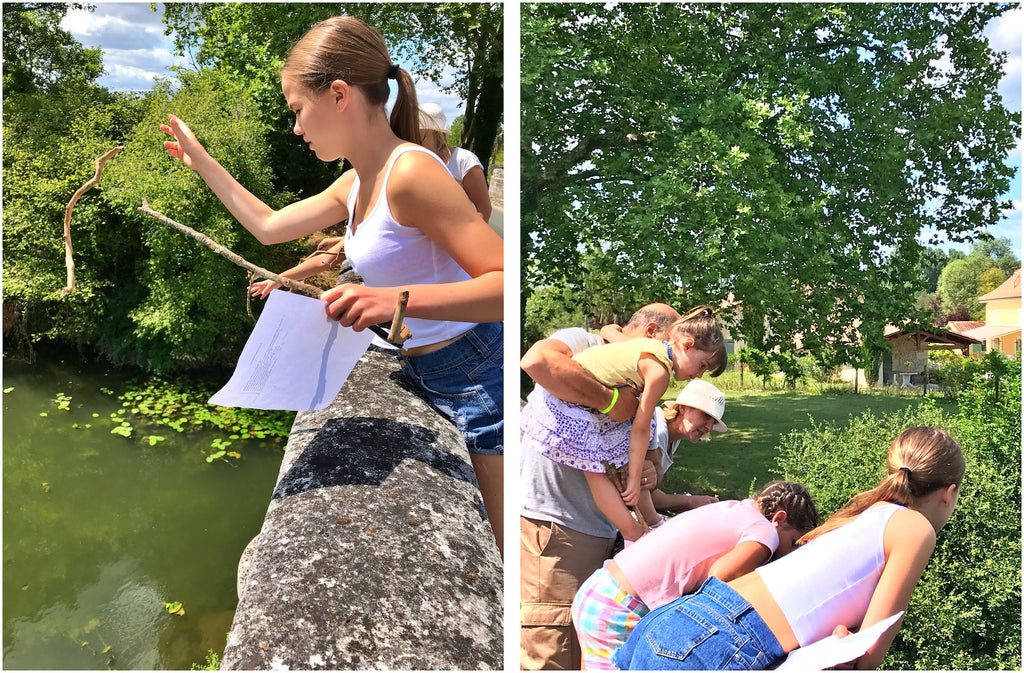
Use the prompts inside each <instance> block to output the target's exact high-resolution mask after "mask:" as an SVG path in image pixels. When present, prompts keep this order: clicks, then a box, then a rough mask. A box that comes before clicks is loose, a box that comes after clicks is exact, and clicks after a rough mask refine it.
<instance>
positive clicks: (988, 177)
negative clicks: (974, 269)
mask: <svg viewBox="0 0 1024 673" xmlns="http://www.w3.org/2000/svg"><path fill="white" fill-rule="evenodd" d="M1010 6H1011V5H1008V4H1002V5H1000V4H957V5H937V4H927V5H922V4H888V3H885V4H880V3H870V4H842V5H832V4H811V3H801V4H785V3H783V4H748V3H737V4H724V5H709V4H696V3H695V4H675V3H672V4H636V5H634V4H629V3H620V4H617V5H614V6H611V7H605V6H596V5H576V4H537V5H524V6H523V16H522V20H521V25H522V48H523V56H522V80H521V82H522V107H523V117H522V172H523V173H522V214H523V237H522V238H523V246H524V250H523V254H524V259H523V266H522V268H523V287H524V297H525V295H527V294H528V293H529V291H530V290H531V289H532V288H536V287H540V286H544V285H551V284H560V283H568V284H570V285H576V284H578V280H579V278H580V277H581V270H580V260H581V259H583V258H584V256H586V255H588V253H589V256H590V257H589V258H591V259H603V260H604V264H605V265H606V266H607V267H608V268H609V269H611V270H613V271H614V274H615V277H617V278H618V279H619V281H620V282H621V284H622V285H623V286H633V287H635V288H637V289H639V290H640V291H641V292H642V293H643V298H644V299H645V300H654V299H661V300H668V301H672V302H674V303H680V302H685V303H687V304H693V303H697V302H702V301H718V300H720V299H723V298H725V297H726V296H727V295H728V294H729V293H730V292H733V293H735V296H736V298H737V299H739V300H741V301H742V304H741V306H742V318H734V319H736V320H737V324H736V327H737V329H738V331H739V333H740V334H741V335H742V336H745V337H746V338H747V339H748V340H750V341H752V342H753V343H754V345H775V344H779V345H783V346H786V345H787V344H789V343H791V342H792V338H793V337H794V336H798V335H799V336H801V337H802V340H803V343H804V344H806V345H807V346H808V347H812V348H815V347H817V348H834V349H839V350H841V351H845V352H846V353H847V354H849V355H851V356H853V355H854V354H856V353H857V352H859V348H860V346H859V344H858V343H857V342H858V340H857V339H856V338H855V337H854V338H845V337H841V336H840V335H849V332H848V329H849V327H850V326H852V325H855V324H858V321H859V323H860V324H861V333H862V335H863V336H864V337H865V338H867V337H868V336H869V335H873V334H875V333H877V335H879V336H878V339H880V335H881V326H882V325H883V324H884V323H886V322H891V321H898V320H900V319H901V318H904V317H909V316H910V313H912V312H913V311H914V310H915V309H914V307H913V303H914V302H913V297H914V294H915V293H916V292H917V291H918V290H920V289H922V279H921V274H920V270H919V264H918V260H919V257H920V255H921V250H922V246H921V245H920V244H919V243H918V242H917V240H916V239H917V237H918V235H919V233H920V232H922V231H923V230H926V229H927V228H929V227H931V228H932V229H934V230H936V231H940V232H943V233H945V234H946V235H947V236H948V237H949V238H951V239H954V240H956V239H963V238H965V237H968V236H972V235H974V234H976V233H977V232H978V231H979V230H980V229H982V228H984V227H986V226H988V225H991V224H994V223H996V222H997V221H998V219H999V216H1000V212H1001V210H1002V209H1003V208H1005V207H1008V205H1009V204H1006V203H1002V202H1000V201H999V200H998V196H999V194H1001V193H1004V192H1005V191H1006V190H1007V188H1008V176H1009V175H1010V174H1011V172H1012V171H1011V170H1010V169H1009V168H1007V167H1006V166H1005V165H1004V162H1003V159H1004V157H1005V156H1006V154H1007V152H1008V151H1009V150H1010V148H1012V146H1013V144H1014V138H1015V137H1016V134H1017V132H1018V124H1017V123H1016V122H1015V120H1014V116H1013V115H1011V114H1010V113H1009V112H1008V111H1007V110H1006V109H1005V108H1004V106H1003V105H1002V103H1001V99H1000V97H999V94H998V93H997V92H996V84H997V82H998V80H999V77H1000V74H1001V65H1002V63H1003V61H1004V58H1005V56H1004V55H1002V54H996V53H993V52H992V51H991V49H990V48H989V46H988V43H987V42H986V40H985V39H984V37H983V36H982V29H983V28H984V26H985V24H986V23H987V22H988V21H989V20H991V19H992V18H993V17H995V16H998V15H999V14H1001V13H1002V12H1004V11H1006V10H1007V9H1009V7H1010ZM679 293H682V294H683V295H685V298H680V297H679ZM849 336H851V337H853V335H849Z"/></svg>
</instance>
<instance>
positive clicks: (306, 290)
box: [139, 199, 412, 346]
mask: <svg viewBox="0 0 1024 673" xmlns="http://www.w3.org/2000/svg"><path fill="white" fill-rule="evenodd" d="M139 212H140V213H145V214H146V215H149V216H150V217H154V218H156V219H157V220H159V221H160V222H163V223H164V224H166V225H167V226H169V227H171V228H172V229H175V230H177V231H179V232H181V233H183V234H185V235H186V236H189V237H191V238H194V239H195V240H197V241H199V242H200V243H202V244H203V245H205V246H206V247H207V248H209V249H210V250H213V251H214V252H215V253H217V254H218V255H220V256H221V257H224V258H225V259H227V260H229V261H230V262H232V263H233V264H236V265H237V266H240V267H242V268H243V269H248V270H249V271H251V272H252V273H254V274H256V275H257V276H259V277H261V278H267V279H269V280H272V281H274V282H275V283H280V284H281V285H282V286H283V287H286V288H288V289H289V290H293V291H295V292H298V293H300V294H304V295H306V296H307V297H313V298H315V299H319V298H320V295H321V294H323V290H321V289H320V288H318V287H314V286H312V285H307V284H306V283H303V282H301V281H297V280H292V279H291V278H285V277H284V276H279V275H277V274H276V273H274V272H273V271H268V270H267V269H264V268H263V267H261V266H256V265H255V264H253V263H252V262H250V261H248V260H246V259H245V258H244V257H242V256H241V255H239V254H238V253H236V252H232V251H231V250H228V249H227V248H225V247H224V246H223V245H221V244H220V243H217V242H216V241H214V240H213V239H212V238H210V237H209V236H207V235H206V234H202V233H200V232H198V231H196V230H195V229H193V228H192V227H189V226H186V225H184V224H182V223H180V222H175V221H174V220H172V219H171V218H169V217H167V216H166V215H164V214H163V213H160V212H157V211H155V210H153V209H152V208H150V207H149V201H148V200H147V199H142V207H141V208H139ZM408 301H409V292H408V291H405V290H403V291H402V295H401V296H400V298H399V303H398V307H397V308H396V309H395V320H394V321H393V322H392V324H391V333H390V334H389V333H388V332H386V331H385V330H384V328H382V327H380V326H379V325H370V329H371V330H373V332H374V333H375V334H377V335H378V336H380V337H383V338H385V339H387V340H388V342H389V343H392V344H394V345H395V346H401V345H402V344H404V343H405V342H406V341H407V340H408V339H409V338H410V337H411V336H412V334H411V333H410V332H409V328H408V327H406V326H405V325H403V324H402V320H403V318H404V316H405V305H406V303H408Z"/></svg>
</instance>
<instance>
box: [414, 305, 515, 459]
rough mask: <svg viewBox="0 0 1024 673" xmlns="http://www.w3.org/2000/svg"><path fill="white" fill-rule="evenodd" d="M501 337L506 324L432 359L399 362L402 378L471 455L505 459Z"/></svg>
mask: <svg viewBox="0 0 1024 673" xmlns="http://www.w3.org/2000/svg"><path fill="white" fill-rule="evenodd" d="M504 334H505V328H504V323H500V322H487V323H480V324H479V325H477V326H476V327H474V328H473V329H471V330H469V331H468V332H466V333H465V334H463V335H462V336H461V337H459V338H458V339H456V340H455V341H453V342H452V343H450V344H448V345H447V346H445V347H444V348H441V349H439V350H436V351H434V352H433V353H426V354H424V355H416V356H413V357H408V356H404V355H403V356H402V373H404V374H405V375H406V376H407V377H409V379H411V380H412V381H413V383H415V384H416V385H417V386H418V387H419V388H420V389H421V390H422V391H423V393H424V394H425V395H426V396H427V399H429V400H430V402H431V403H432V404H433V405H434V406H435V407H437V408H438V409H439V410H440V411H441V413H442V414H444V416H445V417H446V418H448V420H450V421H451V422H452V423H454V424H455V426H456V427H457V428H458V429H459V432H461V433H462V436H463V437H465V438H466V447H467V448H468V449H469V452H470V453H479V454H489V455H503V454H504V441H503V435H504V430H505V412H504V408H503V406H502V405H503V403H504V378H505V377H504V372H503V360H502V358H503V355H502V354H503V348H502V346H503V345H504Z"/></svg>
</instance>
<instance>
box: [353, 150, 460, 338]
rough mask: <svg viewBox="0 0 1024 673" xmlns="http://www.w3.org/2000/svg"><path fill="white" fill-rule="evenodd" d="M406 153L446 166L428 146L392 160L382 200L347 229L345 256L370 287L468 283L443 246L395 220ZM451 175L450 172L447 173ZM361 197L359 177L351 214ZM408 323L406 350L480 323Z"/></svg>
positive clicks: (419, 320) (415, 320)
mask: <svg viewBox="0 0 1024 673" xmlns="http://www.w3.org/2000/svg"><path fill="white" fill-rule="evenodd" d="M406 152H423V153H425V154H428V155H429V156H430V157H431V158H433V159H434V161H436V162H438V163H439V164H441V166H442V167H444V162H442V161H441V159H439V158H438V157H437V155H435V154H434V153H433V152H431V151H430V150H428V149H426V148H423V147H415V146H405V147H402V148H399V149H398V150H397V151H396V152H395V153H394V154H393V155H392V157H391V163H390V164H389V165H388V168H387V171H386V172H385V174H384V181H383V183H382V184H381V188H380V195H379V196H378V197H377V202H376V203H374V204H373V205H372V206H371V207H370V208H368V209H367V211H366V215H365V216H364V217H363V221H362V222H359V223H357V224H356V232H355V234H353V233H352V223H351V221H350V222H349V224H348V226H346V227H345V255H346V256H347V257H348V259H349V261H350V262H351V263H352V268H353V269H355V271H356V273H358V274H359V275H360V276H362V277H363V282H365V283H366V284H367V285H369V286H371V287H404V286H407V285H432V284H437V283H456V282H459V281H463V280H469V279H470V275H469V274H468V273H466V271H465V270H464V269H463V268H462V267H461V266H459V265H458V263H457V262H456V261H455V260H454V259H452V258H451V255H449V254H448V253H447V252H446V251H445V249H444V248H442V247H441V246H440V245H438V244H437V243H435V242H434V241H433V240H432V239H431V238H430V237H429V236H427V235H426V234H424V233H423V232H422V231H420V230H419V229H417V228H416V227H407V226H404V225H402V224H399V223H398V222H396V221H395V218H394V216H393V215H392V214H391V206H390V205H389V204H388V197H387V187H388V177H390V176H391V169H392V168H394V166H395V162H396V161H397V160H398V158H399V157H400V156H402V155H403V154H405V153H406ZM445 170H446V172H447V169H445ZM358 194H359V176H358V175H357V176H356V179H355V181H354V182H353V184H352V191H350V192H349V194H348V212H349V213H350V216H351V213H354V212H355V205H356V197H357V195H358ZM405 324H406V325H408V327H409V331H410V332H412V338H411V339H409V340H408V341H406V342H405V346H404V347H405V348H414V347H416V346H426V345H428V344H433V343H437V342H439V341H444V340H446V339H451V338H453V337H457V336H459V335H460V334H462V333H464V332H467V331H469V330H470V329H472V328H473V327H475V326H476V325H477V323H474V322H455V321H449V320H425V319H423V318H406V319H405Z"/></svg>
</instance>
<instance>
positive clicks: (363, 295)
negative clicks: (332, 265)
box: [320, 284, 400, 332]
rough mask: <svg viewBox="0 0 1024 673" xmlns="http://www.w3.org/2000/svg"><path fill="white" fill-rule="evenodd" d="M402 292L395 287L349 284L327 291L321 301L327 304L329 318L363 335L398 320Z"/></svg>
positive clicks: (322, 295)
mask: <svg viewBox="0 0 1024 673" xmlns="http://www.w3.org/2000/svg"><path fill="white" fill-rule="evenodd" d="M399 292H400V290H399V289H398V288H393V287H391V288H387V287H366V286H365V285H351V284H345V285H337V286H335V287H332V288H331V289H330V290H326V291H325V292H324V293H323V294H321V295H320V298H321V299H323V300H324V301H326V302H327V315H328V317H330V318H331V319H333V320H337V321H338V322H340V323H341V324H342V325H343V326H345V327H351V328H352V329H354V330H355V331H357V332H360V331H362V330H364V329H366V328H367V327H369V326H370V325H377V324H379V323H382V322H387V321H389V320H391V319H392V318H394V317H395V307H396V306H397V305H398V294H399Z"/></svg>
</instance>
